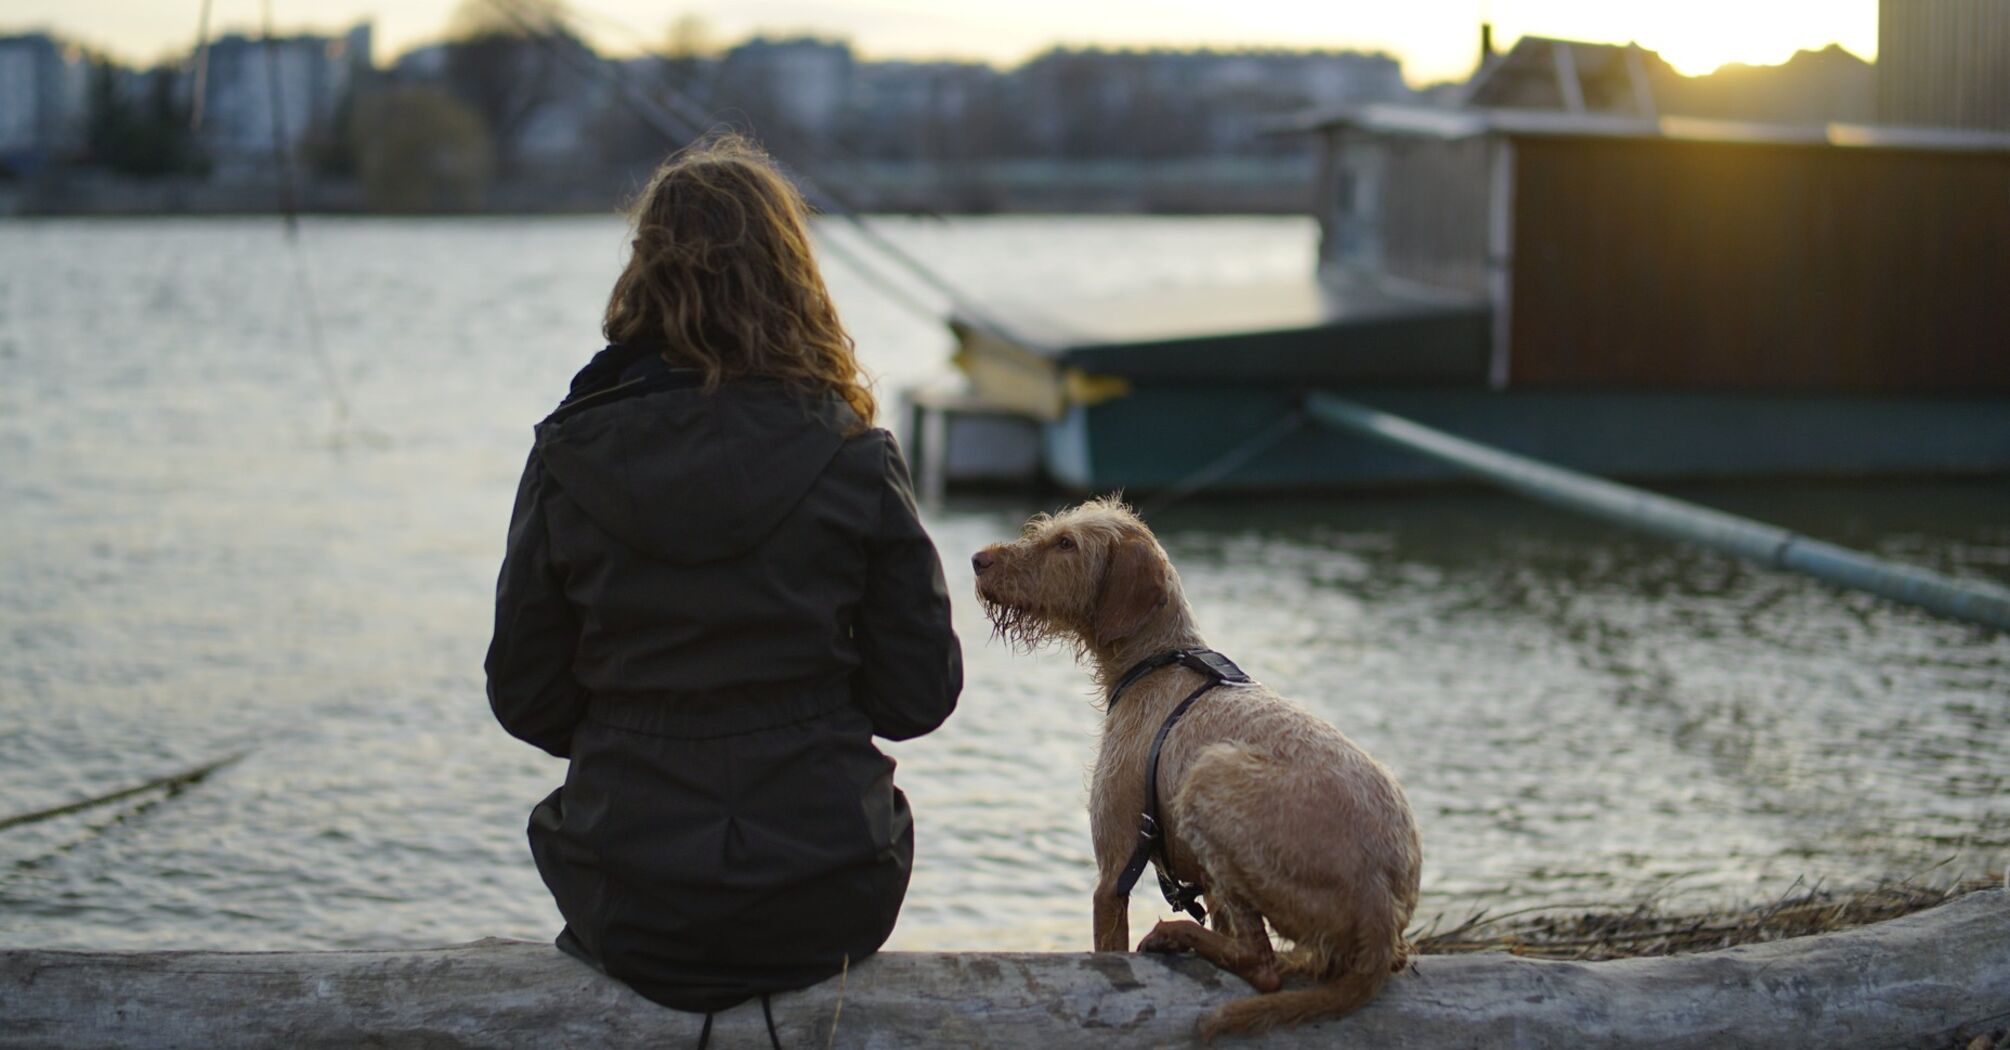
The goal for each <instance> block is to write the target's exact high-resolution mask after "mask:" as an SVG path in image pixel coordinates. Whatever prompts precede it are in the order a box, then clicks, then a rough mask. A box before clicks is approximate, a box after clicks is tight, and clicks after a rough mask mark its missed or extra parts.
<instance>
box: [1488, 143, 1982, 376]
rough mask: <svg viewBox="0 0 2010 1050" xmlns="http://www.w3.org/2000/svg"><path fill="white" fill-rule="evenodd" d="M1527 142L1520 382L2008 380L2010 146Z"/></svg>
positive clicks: (1516, 310)
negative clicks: (2000, 149)
mask: <svg viewBox="0 0 2010 1050" xmlns="http://www.w3.org/2000/svg"><path fill="white" fill-rule="evenodd" d="M1515 145H1516V155H1517V165H1516V176H1515V177H1516V182H1515V204H1514V228H1515V244H1514V274H1513V289H1512V296H1513V299H1512V302H1513V309H1512V312H1511V316H1512V335H1511V360H1510V382H1511V384H1512V385H1517V386H1651V387H1664V388H1696V389H1710V388H1718V389H1765V390H1781V391H1792V390H1807V391H1857V392H1901V391H1902V392H1915V393H1924V392H1931V393H1948V394H1959V393H1985V392H1987V393H2002V392H2006V391H2010V154H2001V153H1999V154H1977V153H1967V154H1961V153H1928V152H1920V151H1897V150H1868V149H1837V148H1829V147H1818V146H1779V145H1749V144H1726V143H1704V142H1685V141H1678V140H1600V139H1590V138H1584V139H1559V138H1523V139H1517V140H1516V143H1515Z"/></svg>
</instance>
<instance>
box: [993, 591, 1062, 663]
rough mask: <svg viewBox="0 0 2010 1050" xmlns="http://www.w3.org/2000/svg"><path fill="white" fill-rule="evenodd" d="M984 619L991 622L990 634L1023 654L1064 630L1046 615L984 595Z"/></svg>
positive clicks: (1057, 635)
mask: <svg viewBox="0 0 2010 1050" xmlns="http://www.w3.org/2000/svg"><path fill="white" fill-rule="evenodd" d="M978 600H979V601H980V602H982V603H983V604H984V618H985V619H987V620H990V621H991V637H992V638H994V639H996V640H998V641H1001V642H1004V643H1005V644H1006V645H1009V646H1011V647H1012V648H1014V649H1016V650H1018V651H1019V652H1022V653H1031V652H1034V651H1036V650H1038V649H1040V648H1042V647H1044V646H1045V645H1046V644H1047V643H1048V642H1051V641H1054V640H1055V639H1057V638H1059V637H1061V636H1062V635H1063V634H1065V633H1067V632H1065V631H1063V630H1061V629H1060V628H1059V627H1056V626H1055V625H1054V624H1053V623H1052V622H1050V621H1048V620H1047V619H1046V618H1045V617H1043V616H1040V615H1038V614H1036V613H1035V612H1034V611H1033V610H1031V609H1028V608H1026V607H1024V606H1018V605H1007V604H1005V603H1004V602H1000V601H995V600H993V599H991V598H987V597H985V596H983V595H981V594H980V595H978Z"/></svg>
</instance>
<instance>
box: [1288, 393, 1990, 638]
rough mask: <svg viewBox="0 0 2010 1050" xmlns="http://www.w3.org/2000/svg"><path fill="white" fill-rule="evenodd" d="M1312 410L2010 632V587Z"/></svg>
mask: <svg viewBox="0 0 2010 1050" xmlns="http://www.w3.org/2000/svg"><path fill="white" fill-rule="evenodd" d="M1306 411H1307V412H1308V414H1310V415H1311V417H1312V418H1313V420H1314V421H1316V422H1318V423H1320V424H1321V425H1323V426H1327V427H1332V428H1335V429H1339V430H1345V431H1348V432H1350V433H1354V434H1359V435H1361V436H1362V437H1367V438H1372V439H1374V440H1376V441H1380V442H1382V443H1384V444H1387V445H1394V446H1396V447H1397V448H1402V449H1406V450H1408V451H1410V452H1414V453H1416V454H1418V455H1421V456H1424V457H1426V458H1428V459H1433V460H1436V461H1438V462H1440V463H1444V464H1447V465H1449V466H1452V467H1456V468H1458V469H1460V470H1463V471H1465V472H1466V473H1468V474H1471V475H1473V476H1475V477H1478V478H1480V479H1482V480H1485V481H1489V482H1492V483H1493V484H1496V485H1499V486H1501V487H1502V488H1505V489H1508V490H1509V491H1511V492H1515V493H1518V494H1520V495H1523V496H1527V497H1528V498H1530V499H1533V500H1536V501H1538V502H1541V503H1547V504H1549V505H1551V506H1554V507H1561V508H1563V509H1564V510H1571V511H1577V512H1579V513H1582V514H1589V515H1591V516H1592V517H1597V518H1604V519H1605V520H1607V521H1610V522H1614V523H1615V524H1619V525H1624V526H1626V527H1628V528H1633V529H1639V530H1640V531H1642V532H1650V533H1653V534H1655V535H1657V536H1663V537H1666V538H1668V539H1672V540H1680V541H1682V542H1685V543H1695V544H1699V545H1701V546H1704V547H1709V548H1710V549H1712V550H1719V551H1723V552H1724V553H1726V554H1732V555H1736V556H1737V557H1740V558H1744V559H1746V560H1747V561H1752V562H1756V563H1758V564H1760V565H1763V566H1765V567H1766V568H1769V569H1780V570H1785V571H1789V572H1799V573H1805V574H1807V575H1809V576H1813V577H1815V578H1817V579H1820V580H1825V581H1827V582H1829V583H1833V584H1836V585H1838V586H1842V587H1849V588H1853V589H1855V590H1860V591H1869V592H1870V593H1872V594H1875V595H1879V596H1881V597H1884V598H1889V599H1891V600H1893V601H1898V602H1904V603H1906V604H1908V605H1916V606H1918V607H1919V608H1922V609H1925V610H1927V611H1928V612H1931V613H1934V614H1937V615H1940V616H1945V617H1948V618H1950V619H1955V620H1962V621H1965V622H1967V623H1973V624H1980V625H1982V626H1984V627H1991V628H1994V629H1996V630H1998V631H2010V590H2005V589H2003V588H2001V587H1998V586H1995V585H1994V584H1989V583H1981V582H1976V581H1969V580H1956V579H1953V578H1950V577H1947V576H1942V575H1940V574H1939V573H1936V572H1929V571H1927V570H1925V569H1917V568H1913V567H1911V566H1908V565H1898V564H1895V563H1893V562H1888V561H1885V560H1883V559H1881V558H1874V557H1872V556H1870V555H1868V554H1863V553H1861V552H1858V551H1853V550H1850V549H1848V548H1847V547H1838V546H1836V545H1835V544H1833V543H1824V542H1822V541H1821V540H1817V539H1811V538H1809V537H1807V536H1803V535H1801V534H1800V533H1797V532H1792V531H1790V530H1787V529H1782V528H1779V527H1777V526H1774V525H1767V524H1764V523H1762V522H1756V521H1751V520H1749V519H1746V518H1740V517H1738V516H1737V515H1735V514H1726V513H1724V512H1722V511H1716V510H1711V509H1709V508H1708V507H1699V506H1697V505H1696V504H1693V503H1686V502H1683V501H1682V500H1678V499H1671V498H1669V497H1667V496H1661V495H1656V494H1655V493H1652V492H1646V491H1643V490H1641V489H1636V488H1631V487H1628V486H1626V485H1620V484H1616V483H1614V482H1610V481H1606V480H1605V479H1603V478H1595V477H1592V476H1590V475H1588V474H1580V473H1578V472H1576V471H1574V470H1565V469H1563V468H1562V467H1554V466H1551V465H1549V464H1547V463H1543V462H1541V461H1540V460H1534V459H1530V458H1528V457H1527V456H1519V455H1516V454H1514V453H1512V452H1503V451H1501V450H1500V449H1497V448H1494V447H1492V446H1490V445H1482V444H1480V443H1479V442H1476V441H1468V440H1466V439H1464V438H1460V437H1454V436H1453V435H1451V434H1447V433H1445V432H1444V431H1442V430H1435V429H1432V428H1431V427H1427V426H1424V425H1423V424H1421V423H1415V422H1412V421H1410V420H1408V419H1404V418H1403V417H1401V416H1393V415H1390V414H1389V413H1387V412H1383V411H1380V410H1377V409H1373V408H1369V407H1368V406H1366V405H1362V404H1359V403H1356V402H1353V401H1348V400H1346V399H1345V398H1341V397H1336V396H1334V395H1332V394H1329V393H1325V392H1321V391H1315V392H1313V393H1312V394H1311V395H1310V396H1309V398H1308V399H1307V402H1306Z"/></svg>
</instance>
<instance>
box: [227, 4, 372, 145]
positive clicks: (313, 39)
mask: <svg viewBox="0 0 2010 1050" xmlns="http://www.w3.org/2000/svg"><path fill="white" fill-rule="evenodd" d="M207 61H208V70H207V72H206V74H205V75H204V89H203V120H202V137H203V140H204V142H205V143H206V144H207V145H208V146H209V149H210V151H211V154H212V156H214V157H215V158H216V160H217V162H218V164H219V165H220V166H222V167H226V168H228V167H234V166H239V165H248V166H252V167H263V166H265V165H266V164H269V163H270V160H271V158H272V156H273V152H274V145H275V136H276V137H277V139H278V144H279V145H281V146H283V147H284V148H285V149H287V150H298V149H299V148H300V147H301V146H302V145H303V144H305V143H307V142H309V141H310V140H312V139H314V138H316V137H318V136H322V135H327V134H333V133H336V130H337V129H335V128H334V126H333V125H334V121H335V119H336V115H337V112H338V110H339V109H340V108H341V105H342V101H343V99H344V98H345V97H347V95H348V93H349V88H350V85H351V84H352V83H353V82H354V79H355V76H356V74H357V73H358V72H359V71H361V70H367V69H368V68H369V63H370V27H369V26H368V25H367V24H365V25H360V26H357V27H355V28H354V29H351V30H350V31H349V32H348V33H346V34H344V35H343V36H339V37H323V36H295V37H279V38H275V39H273V40H271V41H267V40H264V39H262V38H254V37H245V36H239V35H236V34H233V35H230V36H225V37H221V38H219V39H217V40H215V41H213V42H212V43H211V44H210V45H209V55H208V58H207ZM275 108H276V116H277V119H276V120H275Z"/></svg>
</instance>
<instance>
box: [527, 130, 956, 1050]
mask: <svg viewBox="0 0 2010 1050" xmlns="http://www.w3.org/2000/svg"><path fill="white" fill-rule="evenodd" d="M806 210H807V209H806V207H805V205H804V204H803V201H802V198H801V197H800V195H799V194H798V193H797V192H796V190H795V189H794V187H793V186H791V185H790V184H789V183H788V181H787V180H786V179H785V178H784V177H783V176H782V175H781V174H780V173H779V172H778V171H777V170H776V169H775V167H774V166H773V164H772V162H771V161H769V160H768V158H767V157H766V156H765V155H763V154H762V153H760V152H759V151H758V150H757V149H755V148H754V147H752V146H750V145H748V144H746V143H745V142H743V141H741V140H738V139H735V138H731V137H728V138H723V139H718V140H715V141H712V142H710V143H708V144H705V145H702V146H698V147H694V148H692V149H690V150H687V151H685V152H684V153H682V154H680V155H678V156H676V157H673V158H672V159H671V160H670V161H668V162H666V163H665V164H664V165H663V166H662V167H661V168H660V169H659V170H658V171H657V172H656V173H655V175H654V176H653V177H652V178H651V179H650V182H649V184H648V186H647V188H646V189H645V190H644V191H643V193H642V197H641V199H640V201H639V202H638V204H637V206H636V211H635V218H634V221H635V225H636V236H635V239H634V245H633V247H634V252H633V255H632V256H631V257H630V258H629V260H628V262H627V266H626V268H625V269H624V270H623V271H622V273H621V276H620V278H619V279H618V280H617V281H616V282H615V285H614V292H613V295H612V297H611V298H610V300H609V302H608V305H607V315H606V321H605V329H604V330H605V334H606V337H607V339H608V341H609V343H611V344H612V345H610V346H608V347H607V348H606V349H605V350H603V351H601V352H600V353H599V354H598V355H597V356H595V357H594V358H593V360H592V362H591V363H590V364H588V365H587V366H586V368H585V369H583V370H582V371H581V372H580V373H579V374H578V375H577V376H576V377H575V378H574V379H573V381H572V389H571V392H570V394H568V395H567V397H566V398H565V400H564V401H563V402H562V403H561V404H560V405H559V407H558V408H557V410H556V411H554V412H553V413H552V414H551V415H550V417H549V418H547V419H545V420H544V421H543V422H542V423H540V424H538V426H537V439H536V444H535V447H534V449H533V450H532V452H531V455H530V462H529V463H528V465H526V466H525V468H524V473H523V481H522V484H521V486H520V487H519V488H518V491H517V497H516V508H515V513H514V515H513V516H512V518H511V521H510V530H509V547H508V553H507V556H506V557H505V559H504V561H503V566H502V576H501V580H500V582H499V583H498V585H497V592H496V626H495V638H494V641H493V642H492V644H491V645H490V648H489V653H488V661H487V670H488V690H489V700H490V703H491V705H492V706H493V708H494V710H495V714H496V717H497V718H498V719H500V720H501V722H502V724H503V726H504V727H505V728H506V729H508V730H509V732H511V733H512V734H514V735H516V736H518V737H520V738H522V739H524V740H527V741H529V742H530V743H533V744H536V745H537V746H539V747H541V748H543V749H545V750H546V751H549V752H551V753H552V754H554V755H557V756H559V757H562V758H568V759H570V760H571V767H570V769H569V770H568V772H567V774H566V779H565V784H564V786H563V787H561V788H559V789H558V790H556V791H553V792H552V793H551V795H550V796H549V797H548V798H546V799H545V800H544V801H543V802H541V803H539V804H538V806H537V807H536V808H535V809H534V810H533V811H532V812H531V817H530V844H531V853H532V855H533V856H534V857H535V859H536V861H537V866H538V871H539V872H540V873H541V874H542V875H543V876H544V880H545V884H546V885H547V886H548V887H550V889H551V892H552V895H553V896H554V897H555V898H557V902H558V908H559V911H560V912H561V913H562V914H563V915H564V917H565V922H566V925H565V928H564V930H563V931H562V932H561V933H560V934H559V935H558V945H559V947H560V948H562V949H564V950H565V951H567V952H569V953H571V954H573V955H575V956H577V957H579V958H580V959H583V960H585V961H586V962H588V963H590V964H592V965H594V966H596V967H598V968H600V969H602V970H603V971H605V972H606V973H608V974H610V975H612V976H614V977H616V978H619V979H620V980H622V981H624V982H626V983H627V984H629V985H630V986H631V987H633V988H634V989H635V990H637V991H639V992H641V993H642V994H643V995H645V996H648V997H649V998H651V999H653V1000H655V1001H657V1002H659V1003H663V1004H664V1005H667V1006H672V1007H676V1008H678V1009H683V1010H693V1011H704V1012H706V1013H708V1014H709V1013H710V1012H712V1011H716V1010H720V1009H724V1008H725V1007H728V1006H731V1005H733V1004H735V1003H738V1002H741V1001H743V1000H745V999H748V998H750V997H753V996H757V995H759V996H763V997H765V994H766V993H768V992H773V991H780V990H784V989H793V988H801V987H805V986H807V985H810V984H814V983H816V982H818V981H821V980H824V979H825V978H828V977H831V976H833V975H835V974H837V973H838V972H839V970H840V969H841V968H843V967H844V966H845V965H846V963H847V961H849V962H857V961H858V960H859V959H860V958H861V957H863V956H866V955H868V954H870V953H872V952H873V951H875V950H877V949H878V948H879V946H880V945H881V944H882V943H883V942H884V941H885V940H886V937H887V935H888V934H889V933H890V932H891V931H892V929H893V924H894V917H895V915H896V913H897V912H898V911H899V908H900V903H901V899H902V897H903V896H904V895H905V893H906V888H907V880H908V868H909V864H910V862H911V860H912V857H913V849H914V845H913V833H912V829H911V824H910V820H909V815H908V809H907V802H906V799H905V797H904V796H903V795H902V794H901V792H900V791H899V790H898V789H896V788H895V787H894V786H893V762H892V761H891V760H889V759H888V758H886V757H885V756H883V755H882V754H880V752H879V751H878V749H877V748H875V747H874V746H873V743H872V739H871V738H872V737H874V736H882V737H886V738H888V739H892V740H903V739H906V738H908V737H913V736H919V735H921V734H923V733H926V732H928V731H930V730H932V729H934V728H935V727H936V726H938V725H940V724H941V723H942V721H943V720H944V719H945V718H947V717H948V716H949V713H950V711H951V710H952V709H953V708H954V707H955V703H956V695H957V693H958V691H959V689H960V688H961V685H962V663H961V659H962V658H961V653H960V651H959V649H958V646H957V641H956V636H955V635H954V634H953V633H952V632H951V629H950V619H949V599H948V596H947V593H946V591H945V589H944V586H943V578H942V569H941V565H940V562H939V561H938V559H937V557H936V553H935V548H934V546H933V545H932V544H931V543H930V542H929V539H928V536H927V535H926V534H925V533H924V532H923V531H922V528H921V524H920V522H919V521H918V520H917V517H916V513H915V507H914V499H913V495H912V492H911V489H910V487H909V481H908V475H907V467H906V464H905V463H904V462H903V460H902V458H901V454H900V450H899V448H898V447H897V446H896V445H895V444H894V441H893V438H892V436H891V435H889V434H888V433H887V432H886V431H884V430H877V429H873V428H872V419H873V414H874V408H875V406H874V402H873V397H872V394H871V393H870V391H869V390H868V389H867V388H866V385H865V381H864V379H863V377H862V375H861V372H860V369H859V365H858V360H857V358H856V357H855V356H854V350H853V345H852V341H851V338H850V336H848V335H847V334H846V333H845V331H844V328H843V327H842V326H841V325H840V323H839V321H838V316H837V311H836V309H835V308H834V307H833V306H832V304H831V301H830V295H829V293H828V292H827V291H826V290H825V287H824V282H823V278H822V276H821V275H820V274H819V273H818V270H817V265H816V262H815V260H814V258H813V257H812V255H811V252H810V242H809V236H808V233H807V229H806V224H805V214H806ZM764 1005H765V1001H764ZM707 1027H708V1028H709V1018H708V1023H707Z"/></svg>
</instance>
